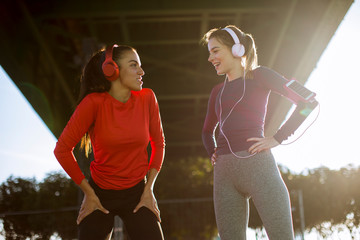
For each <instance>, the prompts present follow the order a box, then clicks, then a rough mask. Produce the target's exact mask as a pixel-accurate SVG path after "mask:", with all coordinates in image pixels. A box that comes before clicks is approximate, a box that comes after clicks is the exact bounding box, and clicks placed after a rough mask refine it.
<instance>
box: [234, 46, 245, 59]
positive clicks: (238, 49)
mask: <svg viewBox="0 0 360 240" xmlns="http://www.w3.org/2000/svg"><path fill="white" fill-rule="evenodd" d="M231 51H232V54H233V55H234V57H242V56H244V54H245V47H244V45H242V44H241V43H236V44H234V45H233V46H232V48H231Z"/></svg>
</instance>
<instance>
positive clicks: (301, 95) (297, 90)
mask: <svg viewBox="0 0 360 240" xmlns="http://www.w3.org/2000/svg"><path fill="white" fill-rule="evenodd" d="M284 88H285V89H286V90H287V92H288V94H289V95H290V96H291V97H292V98H295V100H296V101H302V102H313V101H314V100H315V99H314V98H315V96H316V94H315V93H314V92H312V91H310V90H309V89H307V88H306V87H304V86H303V85H301V84H300V83H299V82H298V81H296V80H290V81H289V82H287V83H286V84H285V85H284Z"/></svg>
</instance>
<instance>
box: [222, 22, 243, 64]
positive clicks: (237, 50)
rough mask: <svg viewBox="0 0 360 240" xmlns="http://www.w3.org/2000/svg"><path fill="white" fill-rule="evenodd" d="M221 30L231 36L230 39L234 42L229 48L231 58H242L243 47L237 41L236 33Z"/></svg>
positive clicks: (229, 29) (228, 29)
mask: <svg viewBox="0 0 360 240" xmlns="http://www.w3.org/2000/svg"><path fill="white" fill-rule="evenodd" d="M221 30H225V31H227V32H228V33H229V34H230V35H231V37H232V39H233V40H234V42H235V44H234V45H233V46H232V48H231V52H232V54H233V56H234V57H242V56H244V54H245V47H244V45H242V44H241V43H240V40H239V38H238V36H237V35H236V33H235V32H234V30H232V29H231V28H223V29H221Z"/></svg>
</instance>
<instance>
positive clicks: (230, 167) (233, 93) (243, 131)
mask: <svg viewBox="0 0 360 240" xmlns="http://www.w3.org/2000/svg"><path fill="white" fill-rule="evenodd" d="M203 40H204V42H205V43H207V46H208V50H209V53H210V55H209V58H208V61H209V62H210V63H211V64H212V65H213V66H214V67H215V70H216V73H217V74H218V75H225V76H226V79H225V81H224V83H221V84H218V85H216V86H215V87H214V88H213V90H212V91H211V94H210V98H209V103H208V110H207V114H206V118H205V122H204V127H203V130H202V138H203V143H204V146H205V148H206V150H207V152H208V154H209V156H210V157H211V162H212V164H213V165H214V207H215V215H216V222H217V226H218V231H219V235H220V237H221V239H222V240H233V239H246V229H247V225H248V218H249V199H250V198H252V200H253V202H254V204H255V206H256V209H257V211H258V213H259V215H260V217H261V220H262V222H263V224H264V227H265V229H266V232H267V234H268V237H269V239H271V240H282V239H284V240H292V239H294V233H293V225H292V217H291V208H290V198H289V193H288V190H287V188H286V186H285V184H284V181H283V179H282V178H281V175H280V172H279V169H278V167H277V165H276V162H275V160H274V158H273V155H272V154H271V151H270V149H271V148H273V147H275V146H277V145H279V144H281V142H282V141H284V140H286V139H287V138H288V137H289V136H290V135H291V134H293V132H294V131H295V130H296V129H297V128H298V127H299V126H300V124H301V123H302V122H303V121H304V120H305V118H306V117H307V116H308V115H309V113H310V112H311V111H312V110H313V109H314V108H315V107H316V105H317V102H316V101H315V100H313V101H307V100H303V99H302V98H301V97H298V95H297V94H294V93H293V92H292V91H290V90H289V89H288V88H286V87H285V86H286V84H287V83H288V82H289V81H288V80H287V79H285V78H284V77H282V76H281V75H279V74H278V73H276V72H274V71H273V70H271V69H269V68H266V67H262V66H258V65H257V54H256V47H255V43H254V40H253V38H252V36H251V35H249V34H246V33H244V32H242V31H241V30H240V29H238V28H237V27H235V26H232V25H230V26H227V27H225V28H219V29H212V30H210V31H209V32H207V33H206V34H205V35H204V37H203ZM304 89H305V88H304ZM305 90H306V89H305ZM270 91H274V92H276V93H278V94H280V95H283V96H285V97H287V98H288V99H289V100H291V101H292V102H293V103H295V104H296V106H297V107H296V109H295V110H294V112H293V114H292V115H291V117H290V118H289V119H288V120H287V121H286V122H285V123H284V124H283V125H282V127H281V128H280V129H279V130H278V131H277V132H276V133H275V134H274V136H268V137H265V136H264V121H265V114H266V110H267V102H268V96H269V94H270ZM217 127H219V134H218V137H217V139H215V135H214V133H215V129H216V128H217Z"/></svg>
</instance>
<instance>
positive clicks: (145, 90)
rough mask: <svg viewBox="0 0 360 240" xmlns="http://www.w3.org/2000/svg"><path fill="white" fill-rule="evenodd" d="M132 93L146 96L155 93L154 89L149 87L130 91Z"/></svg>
mask: <svg viewBox="0 0 360 240" xmlns="http://www.w3.org/2000/svg"><path fill="white" fill-rule="evenodd" d="M132 94H133V95H134V96H139V97H148V96H154V95H155V93H154V91H153V90H152V89H151V88H143V89H141V90H140V91H132Z"/></svg>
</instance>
